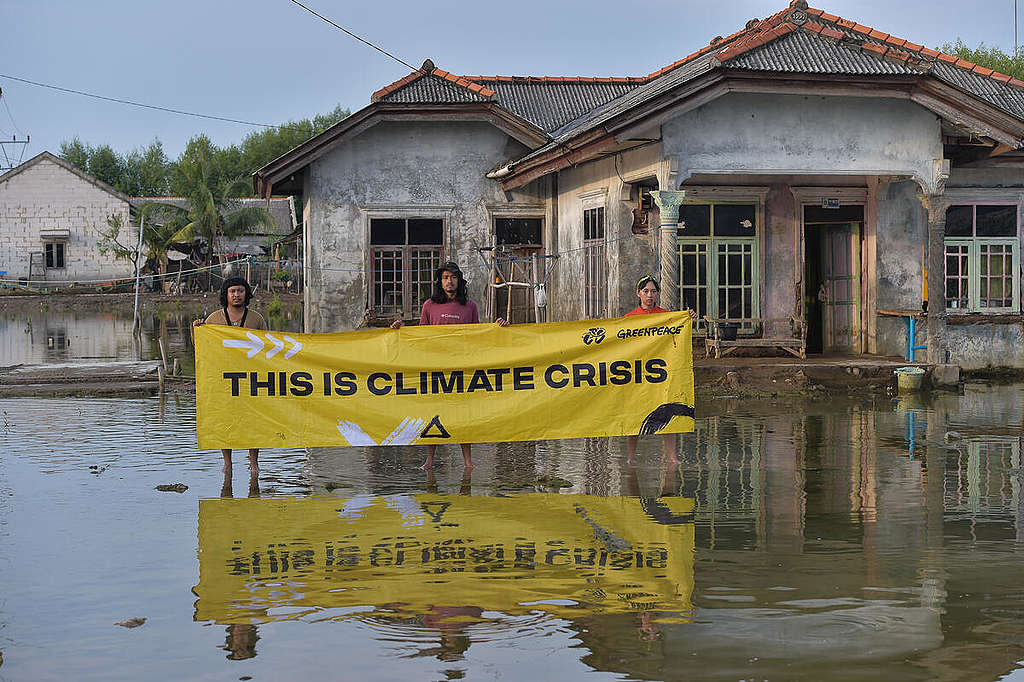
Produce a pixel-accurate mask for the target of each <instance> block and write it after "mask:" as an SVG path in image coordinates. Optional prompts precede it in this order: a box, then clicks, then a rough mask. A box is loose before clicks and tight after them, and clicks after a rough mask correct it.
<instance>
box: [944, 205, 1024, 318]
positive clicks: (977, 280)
mask: <svg viewBox="0 0 1024 682" xmlns="http://www.w3.org/2000/svg"><path fill="white" fill-rule="evenodd" d="M953 206H970V207H971V208H972V216H971V231H972V233H973V234H974V235H977V232H978V207H979V206H1013V207H1014V208H1016V209H1017V210H1016V214H1017V234H1016V235H1014V236H1009V237H978V236H971V237H959V236H958V237H946V239H945V244H944V248H943V251H944V255H945V259H946V263H947V265H948V263H949V259H950V258H956V259H958V260H959V261H960V267H959V268H958V272H957V273H956V274H954V275H950V273H949V268H948V267H947V268H946V274H945V281H944V282H943V286H944V290H943V291H944V292H945V291H948V290H949V283H950V281H956V282H957V291H958V292H959V293H960V294H961V295H960V296H958V297H947V298H946V299H945V300H946V311H947V312H951V313H954V314H956V313H980V314H990V315H1005V314H1007V313H1011V314H1012V313H1017V312H1019V311H1020V309H1021V300H1020V272H1021V263H1020V231H1021V230H1020V228H1021V219H1020V202H1017V201H951V202H950V205H949V208H952V207H953ZM991 247H998V248H1006V247H1009V253H1008V254H1006V255H1009V258H1010V268H1011V270H1010V273H1009V275H1008V276H1007V274H1006V273H1004V274H1003V275H1002V276H1001V279H1003V280H1004V281H1009V282H1010V285H1011V296H1010V305H1009V306H999V307H990V306H987V305H982V302H983V301H984V300H985V299H986V298H987V297H983V296H982V294H983V293H984V292H983V291H982V289H983V285H982V282H983V280H986V279H987V280H992V279H994V278H993V277H992V276H991V275H990V274H984V273H982V261H983V251H985V250H986V249H989V248H991ZM1004 253H1005V252H1004ZM988 261H989V262H991V258H989V259H988ZM964 265H966V267H967V270H966V274H965V273H964V269H963V266H964ZM965 282H966V285H967V295H966V297H964V295H963V284H964V283H965ZM965 298H966V301H967V305H966V306H961V305H960V303H962V302H963V301H964V300H965ZM1004 298H1005V297H1004ZM954 303H955V304H956V305H952V304H954Z"/></svg>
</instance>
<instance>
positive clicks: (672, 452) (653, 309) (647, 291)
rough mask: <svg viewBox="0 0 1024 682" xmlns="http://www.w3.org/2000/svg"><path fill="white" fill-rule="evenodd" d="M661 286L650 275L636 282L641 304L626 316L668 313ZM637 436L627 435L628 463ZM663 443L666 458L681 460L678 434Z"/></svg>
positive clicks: (663, 437)
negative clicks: (660, 297)
mask: <svg viewBox="0 0 1024 682" xmlns="http://www.w3.org/2000/svg"><path fill="white" fill-rule="evenodd" d="M660 293H661V287H660V286H658V281H657V280H656V279H654V278H653V277H651V276H650V275H644V276H643V277H641V278H640V279H639V280H638V281H637V283H636V297H637V298H638V299H640V305H638V306H637V307H636V308H634V309H633V310H630V311H629V312H628V313H626V317H631V316H633V315H653V314H655V313H667V312H668V311H667V310H665V309H664V308H659V307H658V294H660ZM636 441H637V437H636V436H626V464H629V465H630V466H632V465H633V460H634V458H635V457H636ZM661 443H662V446H663V447H664V449H665V459H666V460H667V461H668V462H670V463H677V462H679V458H678V457H677V456H676V434H674V433H663V434H661Z"/></svg>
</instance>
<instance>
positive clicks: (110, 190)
mask: <svg viewBox="0 0 1024 682" xmlns="http://www.w3.org/2000/svg"><path fill="white" fill-rule="evenodd" d="M41 161H51V162H53V163H55V164H57V165H58V166H60V167H61V168H63V169H64V170H66V171H68V172H69V173H72V174H74V175H77V176H78V177H80V178H81V179H83V180H85V181H86V182H88V183H90V184H92V185H95V186H96V187H97V188H99V189H101V190H103V191H104V192H106V193H107V194H110V195H112V196H114V197H116V198H117V199H120V200H121V201H124V202H127V203H128V204H129V205H130V204H131V197H129V196H128V195H127V194H124V193H123V192H121V191H119V190H117V189H115V188H114V187H112V186H110V185H108V184H107V183H105V182H103V181H102V180H100V179H99V178H95V177H93V176H92V175H89V174H88V173H86V172H85V171H83V170H82V169H81V168H78V167H77V166H75V165H73V164H71V163H69V162H67V161H65V160H64V159H62V158H60V157H59V156H56V155H54V154H51V153H50V152H40V153H38V154H36V155H35V156H33V157H32V158H31V159H29V160H28V161H26V162H25V163H23V164H21V165H19V166H15V167H14V168H12V169H11V170H9V171H7V172H6V173H4V174H3V175H0V183H3V182H7V181H8V180H10V179H11V178H13V177H14V176H16V175H18V174H20V173H23V172H25V171H26V170H28V169H29V168H32V167H33V166H35V165H36V164H38V163H40V162H41Z"/></svg>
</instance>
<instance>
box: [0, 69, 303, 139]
mask: <svg viewBox="0 0 1024 682" xmlns="http://www.w3.org/2000/svg"><path fill="white" fill-rule="evenodd" d="M0 78H8V79H10V80H12V81H18V82H20V83H28V84H29V85H35V86H37V87H40V88H49V89H50V90H58V91H60V92H68V93H71V94H73V95H82V96H83V97H92V98H93V99H101V100H105V101H107V102H116V103H118V104H128V105H131V106H133V107H142V108H143V109H155V110H157V111H166V112H169V113H172V114H181V115H182V116H195V117H196V118H208V119H212V120H214V121H226V122H228V123H241V124H242V125H247V126H257V127H260V128H291V127H293V126H287V125H273V124H271V123H256V122H254V121H243V120H240V119H237V118H227V117H226V116H213V115H212V114H197V113H195V112H194V111H184V110H182V109H171V108H169V107H160V106H157V105H155V104H143V103H142V102H133V101H132V100H129V99H119V98H117V97H107V96H106V95H97V94H94V93H91V92H85V91H83V90H74V89H72V88H63V87H61V86H59V85H50V84H48V83H39V82H37V81H32V80H29V79H27V78H18V77H17V76H9V75H7V74H4V73H0ZM5 104H6V103H5ZM12 122H13V120H12Z"/></svg>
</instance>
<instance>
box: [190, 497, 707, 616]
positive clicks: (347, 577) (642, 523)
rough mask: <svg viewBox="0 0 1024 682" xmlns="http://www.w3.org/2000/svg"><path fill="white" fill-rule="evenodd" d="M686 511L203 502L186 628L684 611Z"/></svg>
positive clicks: (417, 502)
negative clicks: (459, 611) (476, 613)
mask: <svg viewBox="0 0 1024 682" xmlns="http://www.w3.org/2000/svg"><path fill="white" fill-rule="evenodd" d="M693 509H694V501H693V500H692V499H689V498H682V497H660V498H657V499H647V498H635V497H596V496H590V495H558V494H553V493H545V494H527V495H515V496H509V497H469V496H462V495H437V494H428V493H416V494H398V495H384V496H375V495H357V496H352V497H334V496H331V497H308V498H293V497H284V498H269V499H259V498H254V499H206V500H200V502H199V584H198V585H196V586H195V588H194V589H193V592H194V593H195V594H196V596H197V597H198V599H197V601H196V603H195V618H196V620H203V621H206V620H212V621H216V622H218V623H252V624H258V623H262V622H268V621H273V620H287V619H293V618H301V617H304V616H306V615H309V614H317V616H315V617H319V618H345V617H350V616H352V615H354V614H360V613H362V614H365V613H367V612H373V613H375V614H377V615H381V614H384V613H392V614H402V615H409V614H426V613H430V612H432V611H434V610H439V609H441V610H444V609H447V610H451V608H452V607H475V608H476V609H477V610H483V611H500V612H502V613H507V614H522V613H527V612H530V611H544V612H548V613H553V614H556V615H563V616H568V617H579V616H581V615H587V614H588V613H621V612H640V611H659V612H666V611H668V612H674V613H679V614H682V615H683V616H684V617H685V615H686V614H688V613H689V612H690V611H691V610H692V607H691V604H690V597H691V593H692V591H693V548H694V532H693Z"/></svg>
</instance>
